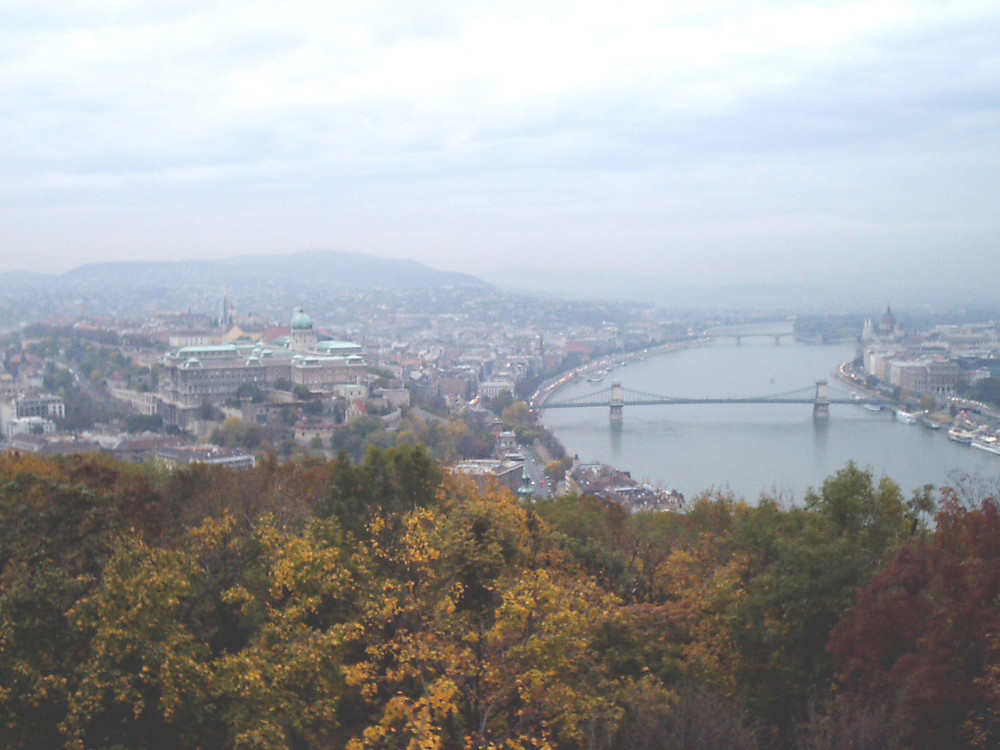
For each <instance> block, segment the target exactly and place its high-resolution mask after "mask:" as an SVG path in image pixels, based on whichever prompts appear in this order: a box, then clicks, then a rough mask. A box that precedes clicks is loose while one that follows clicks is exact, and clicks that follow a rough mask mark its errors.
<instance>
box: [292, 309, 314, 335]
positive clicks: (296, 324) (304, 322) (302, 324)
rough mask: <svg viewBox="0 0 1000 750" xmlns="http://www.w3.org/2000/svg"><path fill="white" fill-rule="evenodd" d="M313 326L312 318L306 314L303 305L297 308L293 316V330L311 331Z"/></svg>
mask: <svg viewBox="0 0 1000 750" xmlns="http://www.w3.org/2000/svg"><path fill="white" fill-rule="evenodd" d="M312 327H313V321H312V318H310V317H309V316H308V315H306V314H305V311H304V310H303V309H302V308H301V307H296V308H295V314H294V315H293V316H292V330H293V331H311V330H312Z"/></svg>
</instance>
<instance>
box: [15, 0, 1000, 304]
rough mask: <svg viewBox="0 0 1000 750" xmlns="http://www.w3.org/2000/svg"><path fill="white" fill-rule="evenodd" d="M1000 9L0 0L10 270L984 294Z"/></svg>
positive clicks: (991, 256) (998, 97)
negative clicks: (309, 266)
mask: <svg viewBox="0 0 1000 750" xmlns="http://www.w3.org/2000/svg"><path fill="white" fill-rule="evenodd" d="M997 38H1000V8H998V7H997V6H996V4H995V3H988V2H967V3H963V4H961V5H958V4H943V3H939V2H909V3H902V2H860V3H857V2H855V3H851V2H826V3H821V4H815V3H810V4H804V3H802V4H799V3H794V2H774V3H769V4H767V5H757V6H747V5H746V4H743V3H735V2H725V1H720V2H710V3H699V4H697V6H694V5H690V4H686V3H668V4H666V5H660V6H656V7H647V4H645V3H626V4H624V5H620V6H614V7H611V6H606V5H601V6H598V5H596V4H585V5H578V6H574V7H572V8H567V7H565V6H561V5H558V4H555V3H516V4H513V5H511V4H506V5H504V6H503V8H502V13H501V10H498V9H495V8H494V7H493V6H492V5H491V4H486V3H471V4H463V5H462V6H460V7H454V6H450V5H448V4H441V3H433V4H431V5H427V4H421V5H420V7H411V6H409V5H403V6H398V7H397V6H396V5H395V4H390V3H370V4H365V5H362V6H348V7H328V6H325V5H322V4H312V3H307V2H300V3H291V4H285V5H282V6H280V7H279V6H276V5H274V4H271V3H263V2H249V3H246V2H244V3H235V2H208V3H193V2H180V3H177V2H165V1H163V2H152V3H145V4H142V5H141V6H135V7H132V6H129V5H121V4H119V3H112V2H109V1H104V2H101V1H97V2H91V3H86V4H80V3H74V2H68V1H67V2H59V1H58V0H57V1H56V2H53V3H49V4H46V5H44V6H37V7H36V6H35V5H34V4H29V3H26V2H15V3H12V4H7V5H5V6H4V7H3V8H2V9H0V40H2V42H3V44H2V49H3V52H0V92H2V97H0V101H2V104H0V112H2V113H3V117H2V118H0V140H2V145H0V193H2V200H3V209H2V216H0V218H2V221H0V248H2V252H0V271H6V270H29V271H47V272H57V273H58V272H62V271H66V270H69V269H70V268H73V267H75V266H78V265H81V264H83V263H87V262H101V261H116V260H133V259H134V260H173V259H182V258H221V257H232V256H239V255H253V254H265V255H270V254H281V253H290V252H296V251H301V250H305V249H310V248H330V249H333V250H341V251H348V252H357V253H363V254H369V255H374V256H378V257H396V258H407V259H413V260H419V261H421V262H424V263H427V264H428V265H430V266H432V267H434V268H437V269H440V270H446V271H461V272H466V273H471V274H474V275H478V276H481V275H484V274H488V272H490V271H491V270H493V269H496V268H498V267H502V266H505V265H513V266H525V267H531V268H537V269H540V270H543V271H555V270H558V269H561V268H573V269H575V270H580V271H585V272H594V271H608V272H614V273H620V274H622V275H639V276H643V277H646V278H653V279H663V280H664V281H665V282H668V283H678V284H706V283H716V284H728V283H734V282H744V283H748V284H760V283H767V282H778V283H812V284H816V283H832V284H844V283H849V282H850V281H851V280H852V279H855V280H856V279H857V278H859V277H860V278H866V277H876V278H891V279H893V280H894V282H895V283H896V284H901V285H905V284H914V285H916V284H927V283H931V284H935V285H951V286H955V287H968V288H969V289H977V288H983V287H986V286H989V285H990V280H991V279H993V278H995V277H996V274H997V273H998V272H1000V253H998V252H996V247H995V246H996V239H997V237H998V236H1000V232H998V230H1000V219H998V216H997V211H996V206H997V205H998V203H1000V202H998V200H997V199H998V197H1000V158H998V157H1000V139H998V137H997V133H998V132H1000V53H998V52H997V51H996V44H995V40H996V39H997Z"/></svg>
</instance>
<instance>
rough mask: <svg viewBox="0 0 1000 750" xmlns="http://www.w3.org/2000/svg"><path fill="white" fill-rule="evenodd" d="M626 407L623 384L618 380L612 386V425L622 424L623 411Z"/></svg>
mask: <svg viewBox="0 0 1000 750" xmlns="http://www.w3.org/2000/svg"><path fill="white" fill-rule="evenodd" d="M624 406H625V396H624V395H623V394H622V384H621V382H620V381H618V380H616V381H614V382H613V383H612V384H611V423H612V424H621V423H622V409H623V408H624Z"/></svg>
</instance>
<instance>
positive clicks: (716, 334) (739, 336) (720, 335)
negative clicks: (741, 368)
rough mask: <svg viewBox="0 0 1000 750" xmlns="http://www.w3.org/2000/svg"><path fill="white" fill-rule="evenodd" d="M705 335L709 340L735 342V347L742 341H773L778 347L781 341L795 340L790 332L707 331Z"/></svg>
mask: <svg viewBox="0 0 1000 750" xmlns="http://www.w3.org/2000/svg"><path fill="white" fill-rule="evenodd" d="M705 335H706V336H707V337H708V338H710V339H733V340H734V341H735V342H736V346H739V345H740V344H742V343H743V339H752V338H763V339H773V340H774V345H775V346H778V345H779V344H781V340H782V339H793V338H795V334H794V333H792V332H791V331H786V332H785V333H745V332H744V333H728V332H726V331H709V332H707V333H706V334H705Z"/></svg>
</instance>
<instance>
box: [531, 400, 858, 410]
mask: <svg viewBox="0 0 1000 750" xmlns="http://www.w3.org/2000/svg"><path fill="white" fill-rule="evenodd" d="M815 403H816V399H814V398H670V399H667V398H663V399H638V400H635V401H630V400H625V401H622V402H621V405H622V406H667V405H674V406H682V405H686V404H815ZM821 403H826V404H858V403H860V402H858V401H856V400H854V399H846V398H831V399H827V400H826V401H823V402H821ZM609 406H611V402H610V401H556V402H552V403H542V404H539V405H538V407H537V408H538V409H576V408H590V407H600V408H604V409H607V408H608V407H609Z"/></svg>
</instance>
